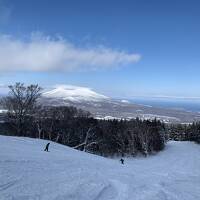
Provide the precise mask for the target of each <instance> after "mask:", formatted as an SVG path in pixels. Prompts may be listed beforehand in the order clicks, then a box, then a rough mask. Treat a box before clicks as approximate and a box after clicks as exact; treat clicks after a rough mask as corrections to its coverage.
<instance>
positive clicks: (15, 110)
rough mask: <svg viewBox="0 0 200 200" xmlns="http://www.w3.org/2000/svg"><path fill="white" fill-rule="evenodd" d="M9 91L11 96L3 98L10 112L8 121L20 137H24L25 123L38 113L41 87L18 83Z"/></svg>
mask: <svg viewBox="0 0 200 200" xmlns="http://www.w3.org/2000/svg"><path fill="white" fill-rule="evenodd" d="M9 89H10V92H9V95H8V96H7V97H5V98H3V100H2V103H3V106H4V107H5V109H7V110H8V112H7V114H8V121H9V122H10V123H11V125H12V126H13V127H14V128H15V130H16V132H17V134H18V135H24V128H25V125H26V123H25V121H26V120H27V119H28V118H29V119H30V118H31V117H32V116H33V115H34V113H35V111H36V107H37V99H38V98H39V97H40V96H41V87H39V86H38V85H29V86H24V84H23V83H16V84H15V85H10V86H9Z"/></svg>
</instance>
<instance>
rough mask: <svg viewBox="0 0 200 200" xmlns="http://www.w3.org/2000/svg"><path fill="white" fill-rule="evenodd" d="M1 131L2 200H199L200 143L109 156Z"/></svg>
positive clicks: (173, 143)
mask: <svg viewBox="0 0 200 200" xmlns="http://www.w3.org/2000/svg"><path fill="white" fill-rule="evenodd" d="M46 143H47V141H44V140H38V139H30V138H18V137H6V136H0V200H52V199H55V200H72V199H73V200H110V199H113V200H114V199H116V200H124V199H127V200H150V199H151V200H167V199H168V200H199V199H200V145H196V144H194V143H190V142H169V143H168V144H167V146H166V149H165V150H164V151H163V152H160V153H158V154H157V155H154V156H150V157H148V158H133V159H125V165H122V164H120V162H119V160H113V159H107V158H103V157H99V156H95V155H91V154H87V153H84V152H80V151H76V150H73V149H70V148H68V147H66V146H62V145H59V144H55V143H51V144H50V152H44V151H43V149H44V146H45V144H46Z"/></svg>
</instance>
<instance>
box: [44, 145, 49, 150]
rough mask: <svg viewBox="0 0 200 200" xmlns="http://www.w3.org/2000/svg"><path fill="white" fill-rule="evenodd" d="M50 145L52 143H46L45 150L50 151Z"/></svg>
mask: <svg viewBox="0 0 200 200" xmlns="http://www.w3.org/2000/svg"><path fill="white" fill-rule="evenodd" d="M49 145H50V143H47V145H46V147H45V149H44V151H49Z"/></svg>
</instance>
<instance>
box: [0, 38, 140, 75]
mask: <svg viewBox="0 0 200 200" xmlns="http://www.w3.org/2000/svg"><path fill="white" fill-rule="evenodd" d="M140 58H141V56H140V55H139V54H134V53H127V52H125V51H123V50H116V49H112V48H108V47H105V46H102V45H99V46H95V47H91V46H90V47H79V46H76V45H75V44H73V43H71V42H69V41H67V40H65V39H63V38H60V37H59V38H52V37H50V36H44V35H42V34H33V35H31V36H30V37H29V38H28V39H27V38H26V39H18V38H16V37H12V36H10V35H0V71H1V72H12V71H34V72H46V71H74V70H79V71H82V70H83V71H87V70H102V69H103V70H105V69H112V68H118V67H123V66H125V65H128V64H133V63H136V62H138V61H139V60H140Z"/></svg>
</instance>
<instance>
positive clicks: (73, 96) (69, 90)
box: [43, 85, 109, 102]
mask: <svg viewBox="0 0 200 200" xmlns="http://www.w3.org/2000/svg"><path fill="white" fill-rule="evenodd" d="M43 96H44V97H47V98H61V99H63V100H69V101H73V102H79V101H102V100H106V99H109V98H108V97H106V96H104V95H102V94H98V93H96V92H94V91H93V90H91V89H90V88H86V87H78V86H72V85H57V86H55V88H54V89H52V90H50V91H47V92H45V93H43Z"/></svg>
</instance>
